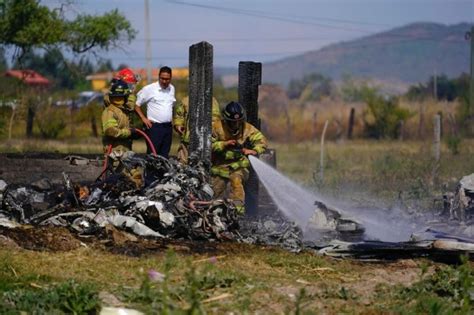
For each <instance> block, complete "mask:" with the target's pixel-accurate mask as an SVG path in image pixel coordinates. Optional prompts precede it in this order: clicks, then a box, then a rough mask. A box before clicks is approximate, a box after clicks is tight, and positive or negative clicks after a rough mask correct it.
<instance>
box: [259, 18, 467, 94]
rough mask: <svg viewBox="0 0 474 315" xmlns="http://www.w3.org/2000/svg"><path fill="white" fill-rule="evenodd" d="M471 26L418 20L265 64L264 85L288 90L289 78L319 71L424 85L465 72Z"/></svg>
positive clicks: (334, 78) (327, 73) (385, 81)
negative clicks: (431, 79) (434, 78)
mask: <svg viewBox="0 0 474 315" xmlns="http://www.w3.org/2000/svg"><path fill="white" fill-rule="evenodd" d="M470 27H471V26H470V24H469V23H458V24H453V25H444V24H440V23H432V22H416V23H412V24H408V25H404V26H400V27H397V28H394V29H391V30H388V31H384V32H380V33H376V34H372V35H368V36H364V37H361V38H358V39H355V40H351V41H345V42H340V43H335V44H331V45H328V46H325V47H323V48H321V49H319V50H315V51H309V52H306V53H303V54H300V55H297V56H291V57H287V58H284V59H280V60H277V61H273V62H269V63H264V64H263V82H264V83H277V84H281V85H284V86H286V85H287V84H288V83H289V82H290V80H292V79H301V78H303V77H304V76H305V75H308V74H311V73H320V74H323V75H325V76H329V77H330V78H332V79H333V80H340V79H341V78H342V77H343V76H344V75H349V76H351V77H354V78H366V79H372V80H376V81H379V82H384V83H386V84H390V83H405V84H414V83H417V82H426V81H427V80H428V79H429V77H430V76H432V75H433V74H435V73H436V74H446V75H447V76H449V77H455V76H459V75H460V74H461V73H463V72H469V64H470V63H469V58H470V55H469V54H470V42H469V41H467V40H465V38H464V36H465V33H466V32H467V31H469V30H470Z"/></svg>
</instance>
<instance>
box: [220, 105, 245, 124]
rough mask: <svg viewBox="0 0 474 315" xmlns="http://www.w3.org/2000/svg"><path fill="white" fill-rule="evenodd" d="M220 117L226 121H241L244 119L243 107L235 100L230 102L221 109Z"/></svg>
mask: <svg viewBox="0 0 474 315" xmlns="http://www.w3.org/2000/svg"><path fill="white" fill-rule="evenodd" d="M222 117H224V119H225V120H227V121H242V120H245V118H246V114H245V109H244V107H243V106H242V105H241V104H240V103H237V102H230V103H229V104H227V105H226V106H225V108H224V110H223V111H222Z"/></svg>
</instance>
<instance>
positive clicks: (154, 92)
mask: <svg viewBox="0 0 474 315" xmlns="http://www.w3.org/2000/svg"><path fill="white" fill-rule="evenodd" d="M175 102H176V98H175V96H174V86H173V85H172V84H170V85H168V87H167V88H166V89H163V88H162V87H161V86H160V83H158V82H155V83H152V84H148V85H146V86H144V87H143V88H142V89H141V90H140V91H139V92H138V93H137V105H138V106H142V105H145V104H146V105H147V110H146V116H147V118H148V119H149V120H151V121H152V122H156V123H168V122H171V120H172V118H173V106H174V104H175Z"/></svg>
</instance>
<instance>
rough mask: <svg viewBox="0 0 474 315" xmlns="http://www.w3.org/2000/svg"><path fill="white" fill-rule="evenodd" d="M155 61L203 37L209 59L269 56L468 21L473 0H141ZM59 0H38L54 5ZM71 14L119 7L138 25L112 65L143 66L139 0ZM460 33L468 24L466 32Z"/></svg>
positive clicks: (94, 3)
mask: <svg viewBox="0 0 474 315" xmlns="http://www.w3.org/2000/svg"><path fill="white" fill-rule="evenodd" d="M148 1H149V7H150V29H151V38H152V42H151V44H152V58H153V59H152V64H153V66H154V67H157V66H160V65H168V66H171V67H179V66H187V64H188V53H189V46H190V45H192V44H194V43H197V42H200V41H208V42H209V43H211V44H212V45H213V46H214V65H215V66H226V67H237V65H238V62H239V61H243V60H248V61H257V62H268V61H273V60H277V59H281V58H283V57H288V56H293V55H297V54H301V53H304V52H307V51H310V50H317V49H319V48H321V47H323V46H326V45H328V44H332V43H336V42H340V41H347V40H352V39H356V38H358V37H363V36H367V35H370V34H374V33H377V32H380V31H384V30H389V29H392V28H394V27H399V26H403V25H406V24H408V23H413V22H437V23H443V24H457V23H461V22H469V23H472V22H473V21H474V0H182V1H181V0H148ZM59 2H60V1H59V0H43V1H41V3H43V4H47V5H48V6H51V7H54V6H57V5H58V3H59ZM73 2H74V4H73V5H71V7H70V9H72V12H75V13H88V14H101V13H104V12H106V11H109V10H112V9H115V8H117V9H119V11H120V12H122V13H123V14H124V15H125V16H126V17H127V18H128V19H129V21H130V22H131V23H132V26H133V27H134V28H135V29H136V30H137V31H138V34H137V37H136V39H135V40H134V41H133V42H132V43H131V44H130V45H125V46H124V47H123V50H114V51H109V52H104V53H102V54H101V56H102V57H104V58H110V59H112V61H113V63H114V66H117V65H118V64H120V63H126V64H128V65H129V66H132V67H144V66H145V65H146V60H145V26H144V25H145V24H144V20H145V18H144V17H145V13H144V6H145V5H144V3H145V0H107V1H105V0H75V1H73ZM466 31H467V30H466Z"/></svg>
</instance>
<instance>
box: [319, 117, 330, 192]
mask: <svg viewBox="0 0 474 315" xmlns="http://www.w3.org/2000/svg"><path fill="white" fill-rule="evenodd" d="M328 124H329V121H328V120H326V121H325V122H324V128H323V133H322V134H321V156H320V158H319V180H320V182H321V183H323V182H324V138H325V137H326V129H327V128H328Z"/></svg>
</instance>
